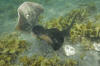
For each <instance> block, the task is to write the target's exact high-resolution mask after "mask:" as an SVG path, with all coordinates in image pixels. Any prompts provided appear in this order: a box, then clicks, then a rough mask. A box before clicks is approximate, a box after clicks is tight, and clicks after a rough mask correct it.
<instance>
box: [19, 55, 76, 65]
mask: <svg viewBox="0 0 100 66" xmlns="http://www.w3.org/2000/svg"><path fill="white" fill-rule="evenodd" d="M20 62H21V63H22V64H23V66H77V61H76V60H73V59H66V61H63V62H62V61H61V59H60V58H59V57H58V56H54V57H51V58H46V57H43V56H36V55H34V56H33V57H27V56H24V57H22V58H20Z"/></svg>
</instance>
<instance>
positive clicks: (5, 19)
mask: <svg viewBox="0 0 100 66" xmlns="http://www.w3.org/2000/svg"><path fill="white" fill-rule="evenodd" d="M25 1H33V2H37V3H40V4H42V5H43V7H44V13H43V15H44V16H45V19H43V20H44V22H46V21H48V20H50V19H52V18H55V17H59V16H64V15H65V14H67V13H69V12H70V11H71V10H72V9H75V8H78V7H79V5H80V4H82V3H89V2H95V3H96V7H97V10H98V13H99V12H100V0H0V34H2V33H5V32H8V33H10V32H13V31H15V26H16V24H17V22H18V20H17V18H18V15H17V8H18V7H19V6H20V5H21V4H22V3H23V2H25ZM22 36H24V38H23V39H27V40H29V42H31V43H33V42H34V43H33V44H32V46H31V47H30V50H29V51H27V52H25V53H24V54H23V55H27V56H32V54H33V53H38V54H41V53H43V52H47V53H48V52H49V54H48V56H49V55H52V54H53V53H54V51H53V50H52V49H51V47H48V46H47V45H46V44H45V43H44V42H43V43H44V44H45V46H44V45H41V44H39V42H38V41H36V39H35V38H32V37H31V36H30V35H27V36H25V35H22ZM65 43H66V44H69V43H67V42H65ZM41 47H43V48H41ZM46 47H48V49H51V50H48V51H45V50H47V48H46ZM74 47H75V48H76V49H77V54H76V55H75V56H71V57H72V58H75V59H77V60H79V61H80V63H79V66H100V64H99V62H100V56H99V52H96V51H89V52H88V51H86V52H85V51H83V52H81V50H82V49H81V46H76V45H75V46H74ZM41 49H42V50H41ZM60 51H61V50H60ZM60 51H58V52H57V53H58V55H59V56H61V57H62V58H65V57H66V56H65V55H63V53H60ZM81 53H86V57H85V59H84V60H80V59H79V58H78V57H79V54H81Z"/></svg>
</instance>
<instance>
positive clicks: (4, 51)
mask: <svg viewBox="0 0 100 66" xmlns="http://www.w3.org/2000/svg"><path fill="white" fill-rule="evenodd" d="M26 44H27V42H26V41H25V40H21V39H19V38H18V34H17V33H12V34H7V35H2V36H1V37H0V66H11V65H14V63H15V61H16V59H17V57H18V55H19V54H20V53H22V52H24V50H26Z"/></svg>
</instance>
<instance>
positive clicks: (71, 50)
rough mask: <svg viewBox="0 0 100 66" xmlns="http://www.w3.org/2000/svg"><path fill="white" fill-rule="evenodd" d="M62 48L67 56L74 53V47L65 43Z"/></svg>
mask: <svg viewBox="0 0 100 66" xmlns="http://www.w3.org/2000/svg"><path fill="white" fill-rule="evenodd" d="M64 50H65V54H66V55H67V56H71V55H74V54H75V53H76V52H75V48H74V47H72V46H70V45H65V46H64Z"/></svg>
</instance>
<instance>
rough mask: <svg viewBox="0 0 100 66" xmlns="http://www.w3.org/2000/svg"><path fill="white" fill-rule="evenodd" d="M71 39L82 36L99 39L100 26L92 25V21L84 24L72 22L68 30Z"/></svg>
mask: <svg viewBox="0 0 100 66" xmlns="http://www.w3.org/2000/svg"><path fill="white" fill-rule="evenodd" d="M70 36H71V39H72V40H74V39H75V38H77V39H80V41H81V39H82V37H85V38H89V39H91V40H99V38H100V27H97V26H94V23H93V22H87V23H86V24H77V23H76V24H74V26H73V28H72V29H71V31H70Z"/></svg>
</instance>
